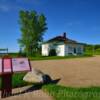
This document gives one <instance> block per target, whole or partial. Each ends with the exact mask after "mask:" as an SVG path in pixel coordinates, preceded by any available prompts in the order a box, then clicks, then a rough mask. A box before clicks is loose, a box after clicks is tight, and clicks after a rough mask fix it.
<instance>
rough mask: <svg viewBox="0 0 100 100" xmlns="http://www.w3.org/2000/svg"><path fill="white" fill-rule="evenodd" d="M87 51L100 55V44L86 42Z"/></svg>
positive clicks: (87, 52)
mask: <svg viewBox="0 0 100 100" xmlns="http://www.w3.org/2000/svg"><path fill="white" fill-rule="evenodd" d="M85 53H86V54H95V55H99V54H100V44H96V45H92V44H86V45H85Z"/></svg>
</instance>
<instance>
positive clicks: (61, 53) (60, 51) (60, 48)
mask: <svg viewBox="0 0 100 100" xmlns="http://www.w3.org/2000/svg"><path fill="white" fill-rule="evenodd" d="M56 53H57V56H65V45H58V46H57V48H56Z"/></svg>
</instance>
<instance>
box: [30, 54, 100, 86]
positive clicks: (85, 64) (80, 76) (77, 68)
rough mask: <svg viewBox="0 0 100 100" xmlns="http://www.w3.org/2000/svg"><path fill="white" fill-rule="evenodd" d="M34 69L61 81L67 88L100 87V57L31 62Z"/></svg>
mask: <svg viewBox="0 0 100 100" xmlns="http://www.w3.org/2000/svg"><path fill="white" fill-rule="evenodd" d="M31 64H32V67H34V68H37V69H40V70H41V71H43V72H44V73H46V74H49V75H50V76H51V77H52V78H53V79H59V78H60V79H61V80H60V81H59V84H61V85H65V86H78V87H80V86H83V87H84V86H85V87H86V86H100V56H95V57H87V58H73V59H64V60H42V61H31Z"/></svg>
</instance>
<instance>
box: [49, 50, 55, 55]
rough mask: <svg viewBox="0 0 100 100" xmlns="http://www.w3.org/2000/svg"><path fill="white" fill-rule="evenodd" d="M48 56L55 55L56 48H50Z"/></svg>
mask: <svg viewBox="0 0 100 100" xmlns="http://www.w3.org/2000/svg"><path fill="white" fill-rule="evenodd" d="M49 56H57V53H56V50H55V49H51V50H50V51H49Z"/></svg>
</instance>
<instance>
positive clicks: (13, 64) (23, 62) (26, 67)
mask: <svg viewBox="0 0 100 100" xmlns="http://www.w3.org/2000/svg"><path fill="white" fill-rule="evenodd" d="M25 71H31V66H30V62H29V60H28V59H27V58H12V59H9V58H5V59H0V74H6V73H13V72H25Z"/></svg>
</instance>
